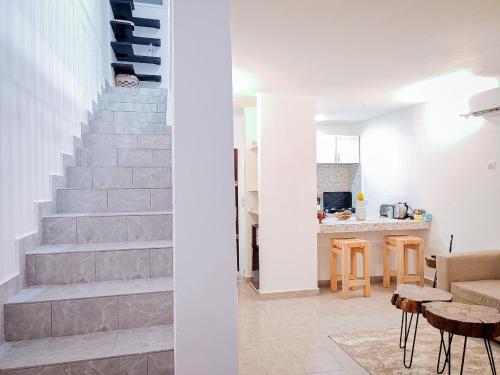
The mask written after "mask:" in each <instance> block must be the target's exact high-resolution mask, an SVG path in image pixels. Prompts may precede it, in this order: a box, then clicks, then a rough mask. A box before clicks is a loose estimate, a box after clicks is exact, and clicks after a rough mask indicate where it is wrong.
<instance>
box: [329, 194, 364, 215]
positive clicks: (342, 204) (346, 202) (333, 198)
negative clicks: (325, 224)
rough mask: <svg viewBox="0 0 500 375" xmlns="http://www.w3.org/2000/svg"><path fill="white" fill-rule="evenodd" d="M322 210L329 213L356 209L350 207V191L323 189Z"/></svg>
mask: <svg viewBox="0 0 500 375" xmlns="http://www.w3.org/2000/svg"><path fill="white" fill-rule="evenodd" d="M323 210H324V211H325V212H326V213H329V214H334V213H336V212H343V211H345V210H349V211H351V212H355V211H356V209H355V208H354V207H352V193H351V192H350V191H335V192H326V191H325V192H324V193H323Z"/></svg>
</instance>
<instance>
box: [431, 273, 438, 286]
mask: <svg viewBox="0 0 500 375" xmlns="http://www.w3.org/2000/svg"><path fill="white" fill-rule="evenodd" d="M437 280H438V273H437V271H436V272H435V273H434V281H433V282H432V287H433V288H435V287H436V286H437Z"/></svg>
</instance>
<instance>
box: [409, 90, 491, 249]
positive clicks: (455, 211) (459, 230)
mask: <svg viewBox="0 0 500 375" xmlns="http://www.w3.org/2000/svg"><path fill="white" fill-rule="evenodd" d="M499 103H500V94H499V95H498V100H497V105H498V104H499ZM416 112H417V114H418V115H419V118H418V120H417V121H416V123H415V132H416V135H417V137H416V139H417V143H416V148H417V150H419V152H418V155H417V174H416V176H417V179H416V185H417V189H416V197H417V201H418V202H419V203H420V205H421V206H423V207H425V208H426V209H428V210H429V211H430V212H431V213H432V214H433V219H434V222H433V228H432V230H431V232H430V236H429V240H428V247H429V249H430V251H433V252H435V253H443V252H446V251H447V248H448V241H449V236H450V234H451V233H453V234H454V235H455V237H454V249H455V250H456V251H477V250H484V249H500V231H499V227H500V217H499V216H498V212H500V170H499V167H498V163H499V162H500V116H495V117H486V118H472V117H471V118H469V119H468V120H466V119H463V118H461V117H458V116H457V111H451V110H450V111H446V112H443V110H442V108H441V107H440V106H439V104H435V105H434V104H427V105H425V106H422V107H420V108H416ZM458 113H462V111H460V112H458ZM489 160H496V162H497V168H496V169H493V170H490V169H488V161H489Z"/></svg>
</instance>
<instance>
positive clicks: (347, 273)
mask: <svg viewBox="0 0 500 375" xmlns="http://www.w3.org/2000/svg"><path fill="white" fill-rule="evenodd" d="M358 254H361V257H362V259H363V276H362V278H359V279H358V262H357V256H358ZM338 256H341V257H342V274H341V275H339V274H338V272H337V257H338ZM349 261H350V268H349ZM330 272H331V276H330V290H331V291H332V293H335V292H337V290H338V287H337V281H339V280H340V281H342V298H344V299H347V298H349V291H350V289H354V288H356V287H362V288H363V296H365V297H370V292H371V289H370V254H369V250H368V241H366V240H360V239H357V238H337V239H332V240H330Z"/></svg>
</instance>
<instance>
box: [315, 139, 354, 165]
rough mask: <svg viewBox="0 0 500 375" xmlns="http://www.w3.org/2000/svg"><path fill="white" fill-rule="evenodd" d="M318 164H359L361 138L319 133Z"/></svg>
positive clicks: (317, 140)
mask: <svg viewBox="0 0 500 375" xmlns="http://www.w3.org/2000/svg"><path fill="white" fill-rule="evenodd" d="M316 162H317V163H318V164H335V163H338V164H340V163H345V164H348V163H359V137H358V136H353V135H330V134H319V133H318V134H317V136H316Z"/></svg>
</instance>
